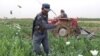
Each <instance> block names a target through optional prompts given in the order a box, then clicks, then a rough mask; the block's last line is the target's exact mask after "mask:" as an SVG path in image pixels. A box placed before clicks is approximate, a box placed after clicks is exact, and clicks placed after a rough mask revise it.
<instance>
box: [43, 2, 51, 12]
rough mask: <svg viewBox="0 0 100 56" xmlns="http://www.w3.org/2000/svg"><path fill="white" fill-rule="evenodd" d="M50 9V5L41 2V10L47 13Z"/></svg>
mask: <svg viewBox="0 0 100 56" xmlns="http://www.w3.org/2000/svg"><path fill="white" fill-rule="evenodd" d="M49 11H50V5H49V4H47V3H44V4H42V12H43V13H44V14H47V13H48V12H49Z"/></svg>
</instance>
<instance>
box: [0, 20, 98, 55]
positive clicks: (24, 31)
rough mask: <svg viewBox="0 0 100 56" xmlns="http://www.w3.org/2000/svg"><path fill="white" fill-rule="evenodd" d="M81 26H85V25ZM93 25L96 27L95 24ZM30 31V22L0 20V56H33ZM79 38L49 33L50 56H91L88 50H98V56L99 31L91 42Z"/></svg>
mask: <svg viewBox="0 0 100 56" xmlns="http://www.w3.org/2000/svg"><path fill="white" fill-rule="evenodd" d="M15 24H19V25H20V28H21V29H18V28H17V27H14V25H15ZM80 24H81V23H80ZM82 24H83V25H84V26H87V24H85V23H82ZM94 25H95V26H96V24H94ZM94 25H93V26H91V25H88V26H87V27H95V26H94ZM96 27H97V26H96ZM98 27H99V26H98ZM31 29H32V20H28V19H26V20H22V19H21V20H1V21H0V56H35V55H34V52H32V50H33V47H32V46H33V45H32V36H31ZM19 30H20V31H19ZM80 37H81V38H80V39H79V40H78V39H76V38H75V37H74V36H72V37H68V38H67V39H66V38H63V37H59V38H57V37H54V36H53V35H52V33H49V44H50V56H78V55H79V54H81V55H83V56H92V54H91V53H90V50H98V51H99V53H98V56H100V47H99V46H100V38H99V37H100V31H98V33H97V36H96V37H95V38H94V39H92V40H89V39H87V38H86V37H85V36H80ZM68 41H69V42H70V44H68V45H67V44H66V42H68Z"/></svg>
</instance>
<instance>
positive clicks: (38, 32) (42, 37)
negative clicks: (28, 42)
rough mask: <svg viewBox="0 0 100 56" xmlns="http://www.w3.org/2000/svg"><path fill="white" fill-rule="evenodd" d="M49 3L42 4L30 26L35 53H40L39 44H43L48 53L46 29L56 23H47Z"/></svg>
mask: <svg viewBox="0 0 100 56" xmlns="http://www.w3.org/2000/svg"><path fill="white" fill-rule="evenodd" d="M49 11H50V5H49V4H46V3H44V4H42V8H41V12H40V13H39V14H38V15H37V16H36V17H35V21H34V22H33V28H32V36H33V41H34V51H35V53H36V55H40V54H41V49H40V45H41V44H42V45H43V48H44V52H45V53H46V56H48V54H49V44H48V34H47V30H48V29H51V28H54V27H55V26H56V25H51V24H48V12H49Z"/></svg>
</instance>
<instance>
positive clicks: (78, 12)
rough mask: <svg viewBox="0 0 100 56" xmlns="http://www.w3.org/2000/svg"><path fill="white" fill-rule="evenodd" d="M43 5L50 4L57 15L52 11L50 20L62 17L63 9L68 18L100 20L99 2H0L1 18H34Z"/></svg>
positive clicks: (50, 0) (33, 0) (61, 0)
mask: <svg viewBox="0 0 100 56" xmlns="http://www.w3.org/2000/svg"><path fill="white" fill-rule="evenodd" d="M43 3H49V4H50V5H51V9H52V10H53V11H54V12H55V13H56V15H55V14H54V13H53V12H52V11H50V12H49V18H53V17H56V16H58V15H60V10H61V9H64V10H65V12H66V14H67V15H68V17H85V18H100V1H99V0H0V18H3V17H8V18H12V17H16V18H34V17H35V16H36V15H37V14H38V13H39V12H41V4H43ZM17 5H21V6H22V8H19V7H18V6H17ZM10 10H12V12H13V14H12V15H10Z"/></svg>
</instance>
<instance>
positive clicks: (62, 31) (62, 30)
mask: <svg viewBox="0 0 100 56" xmlns="http://www.w3.org/2000/svg"><path fill="white" fill-rule="evenodd" d="M58 34H59V36H61V37H64V36H67V34H68V31H67V28H64V27H62V28H59V30H58Z"/></svg>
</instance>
